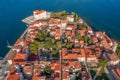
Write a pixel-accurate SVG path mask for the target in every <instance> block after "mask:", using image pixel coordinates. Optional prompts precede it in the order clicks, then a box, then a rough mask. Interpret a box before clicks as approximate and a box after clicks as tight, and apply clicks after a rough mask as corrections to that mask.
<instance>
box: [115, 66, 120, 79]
mask: <svg viewBox="0 0 120 80" xmlns="http://www.w3.org/2000/svg"><path fill="white" fill-rule="evenodd" d="M114 71H115V72H116V74H117V75H118V76H119V77H120V69H119V68H115V69H114Z"/></svg>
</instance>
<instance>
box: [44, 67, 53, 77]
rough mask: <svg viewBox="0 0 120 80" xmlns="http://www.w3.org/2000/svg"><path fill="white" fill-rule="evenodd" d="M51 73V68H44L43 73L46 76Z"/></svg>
mask: <svg viewBox="0 0 120 80" xmlns="http://www.w3.org/2000/svg"><path fill="white" fill-rule="evenodd" d="M51 72H52V70H51V67H50V66H45V68H44V73H45V74H46V75H51Z"/></svg>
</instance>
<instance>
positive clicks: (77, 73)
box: [75, 72, 82, 80]
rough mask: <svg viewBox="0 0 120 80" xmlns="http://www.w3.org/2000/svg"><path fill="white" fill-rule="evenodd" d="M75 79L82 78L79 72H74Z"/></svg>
mask: <svg viewBox="0 0 120 80" xmlns="http://www.w3.org/2000/svg"><path fill="white" fill-rule="evenodd" d="M75 80H82V78H81V73H80V72H76V78H75Z"/></svg>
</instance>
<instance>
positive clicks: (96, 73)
mask: <svg viewBox="0 0 120 80" xmlns="http://www.w3.org/2000/svg"><path fill="white" fill-rule="evenodd" d="M101 68H102V66H101V67H99V68H98V71H97V73H96V75H95V76H94V78H93V80H95V79H96V77H97V76H98V74H99V72H100V70H101Z"/></svg>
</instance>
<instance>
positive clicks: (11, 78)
mask: <svg viewBox="0 0 120 80" xmlns="http://www.w3.org/2000/svg"><path fill="white" fill-rule="evenodd" d="M16 71H17V68H14V67H13V68H11V69H10V74H9V76H8V78H7V80H19V79H20V74H16Z"/></svg>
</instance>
